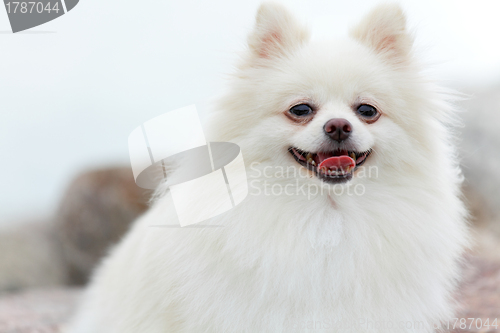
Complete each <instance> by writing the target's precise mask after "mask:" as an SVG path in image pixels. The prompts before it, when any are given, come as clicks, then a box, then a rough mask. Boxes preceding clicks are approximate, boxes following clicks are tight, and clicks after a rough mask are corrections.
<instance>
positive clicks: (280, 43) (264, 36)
mask: <svg viewBox="0 0 500 333" xmlns="http://www.w3.org/2000/svg"><path fill="white" fill-rule="evenodd" d="M308 38H309V32H308V31H307V29H305V28H304V27H303V26H302V25H301V24H300V23H299V22H297V20H296V19H295V18H294V17H293V16H292V14H291V13H290V12H289V11H288V10H287V9H286V8H285V7H283V6H282V5H280V4H277V3H273V2H265V3H263V4H262V5H261V6H260V8H259V10H258V12H257V18H256V22H255V27H254V29H253V31H252V32H251V33H250V35H249V36H248V46H249V48H250V51H251V55H252V58H253V59H257V60H266V59H273V58H278V57H283V56H286V55H287V54H289V53H290V52H292V51H293V50H295V49H296V48H298V47H300V46H301V45H302V44H303V43H304V42H305V41H306V40H307V39H308Z"/></svg>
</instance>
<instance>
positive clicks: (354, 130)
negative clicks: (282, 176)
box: [219, 4, 431, 183]
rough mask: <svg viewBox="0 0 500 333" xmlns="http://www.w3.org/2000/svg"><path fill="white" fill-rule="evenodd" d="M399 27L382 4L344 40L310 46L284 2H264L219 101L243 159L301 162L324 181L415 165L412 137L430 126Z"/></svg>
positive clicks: (391, 9)
mask: <svg viewBox="0 0 500 333" xmlns="http://www.w3.org/2000/svg"><path fill="white" fill-rule="evenodd" d="M405 29H406V28H405V17H404V15H403V13H402V11H401V9H400V8H399V7H397V6H391V5H389V6H387V5H386V6H380V7H378V8H376V9H375V10H374V11H372V12H371V13H370V14H369V15H368V16H367V17H366V18H364V19H363V20H362V21H361V23H360V24H359V25H358V26H357V27H356V28H355V29H353V30H352V31H351V38H350V39H347V40H342V41H338V42H333V43H332V42H329V43H312V42H309V41H308V37H307V36H308V34H307V32H306V31H305V30H304V29H303V28H302V27H301V26H300V25H299V24H297V23H296V22H295V20H294V19H293V17H292V16H291V15H290V14H289V13H288V12H287V11H286V10H285V9H284V8H282V7H280V6H277V5H271V4H264V5H262V6H261V8H260V10H259V13H258V15H257V23H256V27H255V29H254V31H253V32H252V33H251V34H250V36H249V41H248V42H249V46H250V52H249V53H248V54H247V57H246V58H245V60H244V62H243V64H242V65H241V67H240V69H239V71H238V73H237V80H236V82H235V83H234V85H233V87H232V89H233V90H232V94H230V98H229V99H227V100H226V103H228V104H230V105H228V107H229V108H230V109H232V110H233V113H232V114H230V115H229V114H226V115H225V118H226V120H227V126H225V127H226V131H231V134H229V135H231V136H233V137H240V138H242V140H241V141H242V142H243V145H244V147H243V148H244V154H245V156H247V155H249V156H250V159H251V160H257V161H264V160H270V161H273V163H275V165H294V166H297V167H300V168H306V169H308V170H309V172H310V173H311V174H314V175H315V176H316V178H317V179H319V180H321V181H323V182H327V183H345V182H348V181H350V180H351V179H353V177H354V176H355V175H356V173H357V172H358V170H360V167H361V166H362V165H365V166H366V165H375V166H376V167H377V168H380V169H383V168H386V169H387V168H393V169H394V168H396V169H397V168H399V169H401V168H404V167H405V166H408V165H412V164H413V165H415V163H416V164H417V165H418V164H419V163H421V162H422V161H421V160H420V161H419V160H418V156H419V154H418V152H415V151H414V150H415V142H420V143H422V144H425V142H424V141H425V138H426V137H428V135H427V134H428V131H429V130H430V129H429V128H430V127H431V126H430V125H428V124H426V119H429V117H426V112H427V111H426V110H425V109H426V107H425V101H424V98H423V97H420V96H419V88H418V83H416V82H417V81H418V80H415V77H416V75H415V71H412V70H411V68H412V65H411V59H410V58H411V57H410V54H409V53H410V49H411V44H412V38H411V37H410V36H409V35H408V33H407V32H406V30H405ZM219 128H220V127H219ZM242 130H243V131H242ZM245 142H248V145H246V147H245ZM245 148H246V149H247V150H245ZM249 150H250V151H249ZM412 150H413V151H412ZM410 151H412V152H411V154H410Z"/></svg>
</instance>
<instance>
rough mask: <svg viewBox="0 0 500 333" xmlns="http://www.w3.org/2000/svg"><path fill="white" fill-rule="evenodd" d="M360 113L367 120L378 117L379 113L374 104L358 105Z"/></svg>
mask: <svg viewBox="0 0 500 333" xmlns="http://www.w3.org/2000/svg"><path fill="white" fill-rule="evenodd" d="M358 114H359V115H360V116H361V117H363V118H365V119H366V120H371V119H374V118H376V117H377V115H378V114H379V113H378V111H377V109H375V108H374V107H373V106H371V105H368V104H361V105H360V106H358Z"/></svg>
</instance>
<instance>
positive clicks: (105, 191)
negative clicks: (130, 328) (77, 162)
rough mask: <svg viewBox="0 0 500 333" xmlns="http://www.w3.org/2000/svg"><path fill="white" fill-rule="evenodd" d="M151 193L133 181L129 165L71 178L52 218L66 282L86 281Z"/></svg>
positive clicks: (140, 210)
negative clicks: (64, 268)
mask: <svg viewBox="0 0 500 333" xmlns="http://www.w3.org/2000/svg"><path fill="white" fill-rule="evenodd" d="M150 194H151V192H150V191H147V190H143V189H141V188H140V187H138V186H137V185H136V184H135V182H134V177H133V174H132V170H131V169H130V168H110V169H102V170H95V171H91V172H86V173H84V174H82V175H80V176H79V177H77V178H76V179H75V180H73V182H72V183H71V184H70V185H69V187H68V189H67V191H66V193H65V194H64V197H63V199H62V201H61V203H60V206H59V210H58V212H57V214H56V219H55V228H56V234H57V236H58V237H57V238H58V240H59V242H60V246H61V252H62V254H63V256H64V259H65V262H66V265H67V269H68V282H69V283H71V284H82V283H85V282H86V281H87V279H88V277H89V275H90V273H91V272H92V269H93V268H94V267H95V265H96V264H97V263H98V262H99V260H100V259H101V258H102V257H103V256H104V255H105V254H106V252H107V251H108V249H109V248H110V246H111V245H113V244H115V243H117V242H118V241H119V240H120V239H121V237H122V236H123V235H124V234H125V233H126V232H127V230H128V229H129V226H130V224H131V223H132V222H133V221H134V220H135V219H136V218H137V217H138V216H139V215H140V214H141V213H142V212H144V211H145V210H146V209H147V207H148V205H147V202H148V200H149V197H150Z"/></svg>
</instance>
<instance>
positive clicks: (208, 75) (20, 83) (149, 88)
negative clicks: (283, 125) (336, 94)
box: [0, 0, 500, 224]
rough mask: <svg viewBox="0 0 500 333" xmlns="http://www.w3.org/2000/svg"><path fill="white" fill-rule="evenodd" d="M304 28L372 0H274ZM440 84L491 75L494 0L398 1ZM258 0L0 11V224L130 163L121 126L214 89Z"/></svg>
mask: <svg viewBox="0 0 500 333" xmlns="http://www.w3.org/2000/svg"><path fill="white" fill-rule="evenodd" d="M283 2H284V3H285V4H288V6H289V7H290V8H291V9H292V10H293V11H295V12H296V13H297V16H299V17H300V18H302V19H303V20H304V21H305V22H307V23H308V25H309V26H310V27H311V28H312V31H313V37H314V38H325V37H327V38H328V37H336V36H342V35H345V34H346V32H347V29H348V27H349V26H352V25H353V24H354V23H355V22H356V21H357V20H358V19H359V18H361V17H362V15H363V14H364V13H366V12H367V11H368V10H369V9H370V8H371V7H373V6H374V5H375V4H377V3H379V2H380V1H368V0H355V1H354V0H350V1H331V0H328V1H327V0H322V1H311V0H307V1H283ZM400 2H401V3H402V4H403V7H404V8H405V9H406V11H407V13H408V15H409V18H410V24H411V25H412V26H413V27H415V28H416V29H417V37H418V38H417V44H418V45H419V48H420V50H421V53H422V56H423V57H424V58H425V59H427V60H429V61H430V62H432V63H435V64H436V65H435V68H436V70H435V75H436V77H437V78H439V79H440V80H444V81H446V82H447V84H448V85H450V86H463V85H468V86H474V87H488V86H490V85H492V84H495V83H498V82H500V47H499V43H498V35H499V32H500V21H499V20H498V12H499V9H500V2H498V1H494V0H490V1H485V0H477V1H470V0H415V1H410V0H408V1H400ZM259 3H260V2H259V1H245V2H241V1H234V0H225V1H219V0H217V1H213V0H211V1H177V2H173V1H153V0H142V1H140V2H139V1H126V0H106V1H98V0H82V1H80V3H79V4H78V5H77V6H76V7H75V8H74V9H73V10H72V11H70V12H68V14H66V15H64V16H62V17H60V18H58V19H56V20H54V21H51V22H49V23H47V24H44V25H41V26H39V27H35V28H33V29H31V30H28V31H27V32H25V33H19V34H15V35H13V34H11V33H9V30H10V26H9V22H8V18H7V14H6V12H5V10H4V9H3V8H2V9H1V10H0V30H1V31H2V33H0V48H1V49H0V156H1V163H0V175H1V183H0V184H1V185H0V188H1V190H0V224H2V223H8V222H11V221H18V220H20V219H24V218H31V217H37V216H44V215H47V214H50V213H51V212H52V210H53V209H54V207H55V206H56V204H57V201H58V200H59V197H60V196H61V195H62V190H63V189H64V187H65V186H66V184H67V182H68V181H69V180H70V179H71V177H72V176H74V175H75V174H76V173H77V172H79V171H81V170H84V169H86V168H88V167H93V166H99V165H109V164H113V163H128V150H127V137H128V134H129V133H130V132H131V131H132V130H133V129H134V128H135V127H136V126H138V125H140V124H141V123H143V122H144V121H146V120H148V119H150V118H152V117H154V116H157V115H159V114H162V113H163V112H166V111H168V110H171V109H174V108H178V107H182V106H185V105H188V104H191V103H193V102H195V101H197V100H200V99H206V98H208V97H210V96H213V95H215V94H216V93H217V92H218V91H219V90H220V88H221V87H222V86H223V84H224V81H225V74H226V73H230V72H231V70H232V65H233V64H234V61H235V59H236V53H235V51H241V50H242V49H243V46H244V40H245V36H246V34H247V32H248V31H249V29H250V28H251V27H252V25H253V20H254V14H255V11H256V8H257V7H258V4H259Z"/></svg>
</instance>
